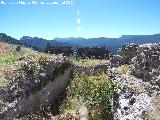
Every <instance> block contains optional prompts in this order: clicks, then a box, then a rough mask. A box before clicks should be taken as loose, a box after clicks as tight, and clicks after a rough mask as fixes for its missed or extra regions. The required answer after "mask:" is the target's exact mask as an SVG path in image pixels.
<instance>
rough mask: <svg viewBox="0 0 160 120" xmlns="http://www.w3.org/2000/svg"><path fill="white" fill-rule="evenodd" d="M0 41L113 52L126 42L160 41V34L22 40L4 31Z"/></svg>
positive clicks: (31, 38) (25, 37)
mask: <svg viewBox="0 0 160 120" xmlns="http://www.w3.org/2000/svg"><path fill="white" fill-rule="evenodd" d="M0 41H3V42H7V43H12V44H19V45H25V46H29V47H33V48H36V49H38V50H43V49H44V48H45V47H46V46H47V44H48V43H49V44H51V45H53V46H70V47H72V48H73V49H76V48H79V47H106V48H107V49H109V50H110V51H111V52H112V53H115V52H116V51H117V49H118V48H120V47H121V46H122V45H124V44H126V43H139V44H144V43H160V34H154V35H122V36H121V37H120V38H106V37H100V38H89V39H86V38H81V37H79V38H74V37H70V38H55V39H53V40H46V39H43V38H38V37H29V36H24V37H22V38H21V39H20V40H16V39H15V38H13V37H10V36H7V35H6V34H4V33H0Z"/></svg>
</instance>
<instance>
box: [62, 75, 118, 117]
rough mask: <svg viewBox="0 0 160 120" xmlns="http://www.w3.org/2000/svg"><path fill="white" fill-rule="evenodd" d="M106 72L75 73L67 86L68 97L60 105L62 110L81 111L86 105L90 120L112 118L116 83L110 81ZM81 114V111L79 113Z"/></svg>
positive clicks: (87, 115)
mask: <svg viewBox="0 0 160 120" xmlns="http://www.w3.org/2000/svg"><path fill="white" fill-rule="evenodd" d="M108 79H109V78H108V75H107V74H105V73H104V72H101V73H94V74H85V73H82V74H81V73H80V74H79V73H75V75H74V77H73V79H72V80H71V83H70V84H69V86H68V87H67V97H66V99H65V100H64V101H63V104H62V105H61V106H60V110H61V112H62V113H63V112H73V111H74V112H77V113H78V112H79V109H81V107H82V106H84V107H86V109H87V113H86V115H85V116H81V117H87V118H89V119H90V120H97V119H99V120H106V119H108V120H112V119H113V115H112V112H111V105H112V101H113V96H114V92H115V91H116V87H117V86H116V85H114V84H111V83H109V81H108ZM79 114H81V113H79Z"/></svg>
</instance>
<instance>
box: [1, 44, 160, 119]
mask: <svg viewBox="0 0 160 120" xmlns="http://www.w3.org/2000/svg"><path fill="white" fill-rule="evenodd" d="M8 46H9V47H8ZM1 48H2V47H1ZM5 48H6V50H5ZM5 48H3V51H2V50H1V58H0V66H1V67H0V119H3V118H4V117H3V116H4V115H5V114H6V112H5V111H8V110H9V109H11V108H14V107H15V106H16V105H17V103H18V101H21V99H24V98H26V97H27V96H28V95H30V94H33V93H34V92H35V91H32V90H40V89H39V88H36V89H32V88H34V85H39V84H38V83H41V82H42V81H41V79H42V78H46V77H47V76H48V75H49V73H51V71H52V72H53V71H54V70H55V69H56V71H58V70H59V69H57V68H60V67H61V65H62V64H63V63H65V62H66V61H67V62H68V58H66V57H64V56H62V55H48V54H44V53H39V52H35V51H32V50H30V49H26V48H23V49H22V50H20V52H17V51H16V50H17V49H16V46H12V47H11V46H10V45H6V47H5ZM4 52H5V54H4ZM11 54H12V55H13V56H11ZM2 58H3V59H2ZM70 63H72V65H73V66H74V69H73V70H74V73H75V74H74V76H72V77H73V78H71V81H70V83H69V85H68V87H67V88H66V93H65V98H63V102H62V103H61V104H59V109H60V111H59V112H58V113H57V114H54V115H53V112H52V113H51V112H48V113H45V112H42V111H41V112H40V113H39V112H35V113H31V114H29V115H26V116H23V117H22V118H21V119H30V120H31V119H33V120H41V119H47V120H79V119H80V120H88V119H91V118H95V119H100V120H107V119H108V120H112V119H114V120H160V67H159V66H160V45H159V44H143V45H139V44H126V45H124V46H122V48H120V49H119V51H118V52H117V55H114V56H112V57H111V59H110V60H96V59H74V60H73V59H70ZM60 70H61V68H60ZM58 72H62V71H58ZM55 73H56V72H55ZM52 77H53V76H52ZM41 85H42V84H41ZM42 86H43V87H44V86H45V82H44V81H43V85H42ZM57 86H58V84H57ZM115 86H116V87H115ZM27 91H30V92H29V94H27V93H28V92H27ZM31 91H32V92H31ZM106 91H107V92H106ZM110 94H111V96H110ZM103 95H104V97H103ZM84 96H85V97H84ZM63 97H64V96H63ZM104 98H105V100H104ZM108 99H109V101H108ZM88 106H89V107H88ZM97 106H98V107H97ZM105 106H107V107H105ZM110 108H111V109H110ZM111 112H112V114H111ZM107 115H108V116H107ZM112 115H113V116H112ZM6 118H7V117H6ZM6 118H5V119H6Z"/></svg>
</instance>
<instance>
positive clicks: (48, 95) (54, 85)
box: [4, 62, 73, 119]
mask: <svg viewBox="0 0 160 120" xmlns="http://www.w3.org/2000/svg"><path fill="white" fill-rule="evenodd" d="M72 74H73V66H72V65H71V64H70V63H67V62H66V63H63V64H62V65H61V66H60V67H56V68H55V69H54V70H53V72H52V73H51V74H50V75H48V76H47V77H46V78H45V79H42V80H41V82H40V83H39V84H37V85H35V86H33V88H32V89H31V90H30V91H28V92H27V93H26V94H27V97H26V98H24V99H23V100H21V101H19V103H18V104H17V105H16V107H15V108H14V109H10V110H9V111H7V112H6V113H5V116H4V118H7V119H10V118H21V117H24V116H27V115H29V114H31V113H36V112H41V113H43V112H51V113H52V114H53V115H57V114H58V113H59V105H60V104H61V103H62V101H63V99H64V98H65V97H66V93H65V92H66V87H67V85H68V83H69V81H70V79H71V77H72ZM15 110H16V111H15Z"/></svg>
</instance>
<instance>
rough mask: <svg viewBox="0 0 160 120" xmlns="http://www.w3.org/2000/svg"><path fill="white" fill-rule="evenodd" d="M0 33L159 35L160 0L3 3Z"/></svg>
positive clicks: (38, 34)
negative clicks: (36, 3) (50, 3)
mask: <svg viewBox="0 0 160 120" xmlns="http://www.w3.org/2000/svg"><path fill="white" fill-rule="evenodd" d="M1 1H3V2H6V3H9V2H16V1H18V0H0V2H1ZM21 1H25V2H28V1H32V0H21ZM35 1H37V2H40V1H41V2H53V1H58V2H59V1H63V0H35ZM78 11H79V12H78ZM0 32H1V33H6V34H7V35H10V36H13V37H15V38H17V39H19V38H21V37H22V36H26V35H27V36H32V37H33V36H37V37H42V38H47V39H53V38H55V37H86V38H90V37H120V36H121V35H132V34H134V35H135V34H137V35H139V34H156V33H160V0H74V4H72V5H51V6H49V5H40V4H38V5H2V4H1V5H0Z"/></svg>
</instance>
